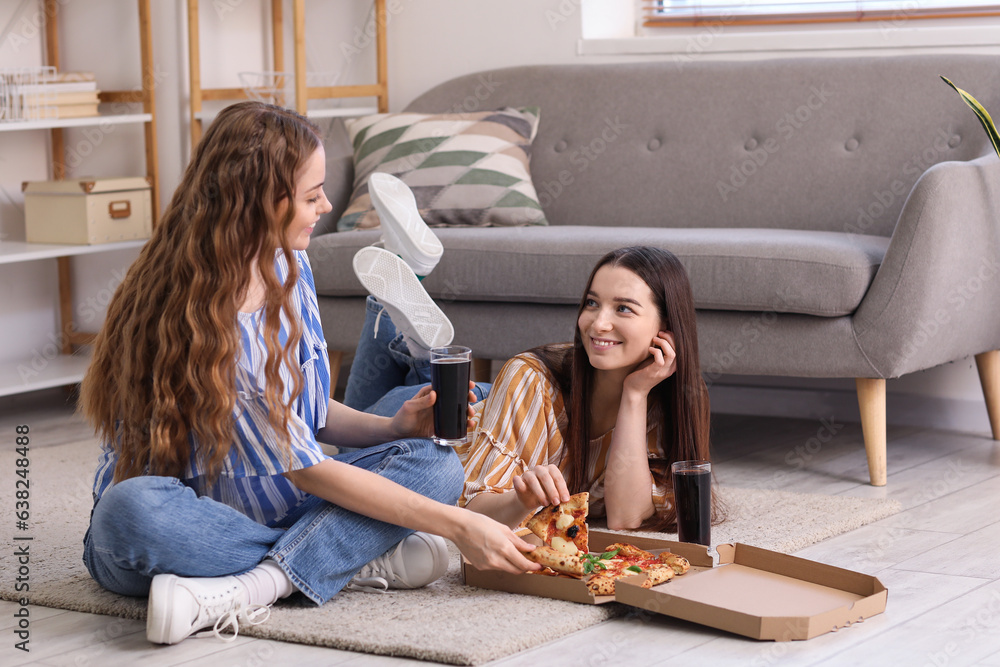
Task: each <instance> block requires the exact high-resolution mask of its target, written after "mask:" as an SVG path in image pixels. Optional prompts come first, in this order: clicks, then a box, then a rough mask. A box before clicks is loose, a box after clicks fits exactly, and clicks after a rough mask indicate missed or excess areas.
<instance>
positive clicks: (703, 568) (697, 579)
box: [462, 530, 888, 641]
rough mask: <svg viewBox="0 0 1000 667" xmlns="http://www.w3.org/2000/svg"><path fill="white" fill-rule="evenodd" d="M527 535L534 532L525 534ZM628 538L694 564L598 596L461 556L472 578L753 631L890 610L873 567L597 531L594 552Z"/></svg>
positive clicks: (808, 632)
mask: <svg viewBox="0 0 1000 667" xmlns="http://www.w3.org/2000/svg"><path fill="white" fill-rule="evenodd" d="M525 539H527V538H525ZM613 542H628V543H630V544H634V545H636V546H638V547H641V548H643V549H647V550H649V551H653V552H654V553H657V552H659V551H663V550H667V551H670V552H672V553H675V554H678V555H680V556H684V557H685V558H687V559H688V560H689V561H691V570H690V571H689V572H687V573H686V574H684V575H681V576H678V577H674V578H673V579H672V580H671V581H668V582H667V583H664V584H660V585H659V586H654V587H653V588H649V589H646V588H642V586H641V584H642V582H643V581H644V580H645V575H644V574H636V575H635V576H632V577H627V578H625V579H619V580H618V582H617V584H616V585H615V595H614V596H613V597H612V596H593V595H591V594H590V592H589V591H588V590H587V587H586V585H585V584H584V583H583V581H581V580H578V579H572V578H570V577H550V576H544V575H537V574H516V575H515V574H507V573H504V572H486V571H481V570H477V569H476V568H474V567H472V566H471V565H470V564H469V563H467V562H465V560H464V559H463V561H462V574H463V576H464V578H465V583H467V584H469V585H471V586H480V587H482V588H490V589H494V590H500V591H509V592H511V593H525V594H528V595H539V596H542V597H551V598H556V599H560V600H569V601H572V602H583V603H587V604H602V603H605V602H610V601H612V600H614V601H617V602H623V603H625V604H628V605H632V606H634V607H639V608H641V609H645V610H646V611H649V612H653V613H657V614H664V615H666V616H672V617H674V618H680V619H684V620H687V621H693V622H695V623H700V624H702V625H707V626H710V627H713V628H718V629H720V630H726V631H728V632H733V633H736V634H739V635H744V636H746V637H751V638H753V639H771V640H776V641H789V640H793V639H812V638H813V637H816V636H818V635H821V634H824V633H827V632H831V631H833V630H837V629H838V628H842V627H846V626H848V625H851V624H852V623H857V622H858V621H861V620H864V619H866V618H869V617H871V616H874V615H876V614H880V613H882V612H883V611H885V605H886V599H887V597H888V591H887V590H886V588H885V586H883V585H882V583H881V582H880V581H879V580H878V579H876V578H875V577H872V576H870V575H865V574H861V573H858V572H852V571H850V570H844V569H841V568H838V567H833V566H831V565H823V564H822V563H816V562H813V561H810V560H806V559H804V558H797V557H795V556H788V555H786V554H779V553H776V552H774V551H768V550H767V549H760V548H758V547H751V546H748V545H745V544H720V545H718V546H717V547H716V551H717V552H718V554H719V562H718V564H713V558H712V556H711V555H710V554H709V553H708V549H707V548H706V547H704V546H700V545H696V544H686V543H682V542H671V541H667V540H655V539H650V538H641V537H633V536H625V535H620V534H615V533H608V532H605V531H597V530H594V531H591V532H590V544H591V551H592V552H599V551H601V550H603V549H604V547H606V546H607V545H609V544H612V543H613Z"/></svg>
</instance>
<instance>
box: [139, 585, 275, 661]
mask: <svg viewBox="0 0 1000 667" xmlns="http://www.w3.org/2000/svg"><path fill="white" fill-rule="evenodd" d="M270 615H271V608H270V606H268V605H262V604H247V592H246V588H245V587H244V586H243V584H241V583H240V582H238V581H237V580H236V577H207V578H202V577H178V576H177V575H175V574H158V575H156V576H155V577H153V585H152V586H151V587H150V589H149V604H148V606H147V610H146V639H148V640H149V641H151V642H153V643H154V644H176V643H177V642H179V641H181V640H182V639H185V638H186V637H189V636H191V635H192V634H194V633H195V632H198V631H199V630H203V629H204V628H207V627H212V633H213V634H214V635H215V636H216V637H217V638H219V639H221V640H223V641H230V642H231V641H234V640H235V639H236V635H237V634H238V633H239V621H244V622H247V623H250V624H251V625H257V624H258V623H263V622H264V621H266V620H267V619H268V617H269V616H270ZM229 627H232V629H233V634H231V635H223V634H222V631H223V630H225V629H226V628H229Z"/></svg>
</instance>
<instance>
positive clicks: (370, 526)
mask: <svg viewBox="0 0 1000 667" xmlns="http://www.w3.org/2000/svg"><path fill="white" fill-rule="evenodd" d="M334 458H335V459H336V460H338V461H342V462H344V463H348V464H350V465H355V466H358V467H359V468H364V469H366V470H370V471H372V472H374V473H376V474H378V475H381V476H382V477H385V478H387V479H391V480H392V481H394V482H397V483H399V484H401V485H403V486H405V487H407V488H409V489H412V490H413V491H416V492H417V493H420V494H422V495H424V496H427V497H430V498H433V499H434V500H437V501H440V502H442V503H446V504H449V505H453V504H454V503H455V501H457V500H458V497H459V494H460V493H461V490H462V484H463V482H464V475H463V474H462V466H461V465H460V463H459V461H458V457H457V456H455V453H454V452H453V451H451V449H450V448H447V447H439V446H437V445H435V444H434V443H433V442H432V441H430V440H425V439H411V440H399V441H396V442H390V443H387V444H384V445H377V446H375V447H366V448H364V449H357V450H353V451H351V452H347V453H344V454H340V455H338V456H336V457H334ZM432 471H433V474H430V473H431V472H432ZM412 532H413V531H412V530H410V529H408V528H402V527H400V526H396V525H393V524H390V523H384V522H382V521H376V520H375V519H372V518H369V517H366V516H363V515H361V514H357V513H355V512H351V511H349V510H346V509H344V508H342V507H339V506H337V505H334V504H332V503H329V502H327V501H325V500H322V499H321V498H318V497H316V496H310V497H309V499H308V500H306V501H305V502H304V503H303V504H302V505H300V506H299V507H298V508H296V510H295V511H294V512H293V513H292V514H291V515H290V516H288V517H286V519H285V520H284V521H283V522H282V525H281V526H279V527H275V528H270V527H268V526H264V525H262V524H259V523H257V522H256V521H254V520H253V519H251V518H249V517H248V516H246V515H245V514H243V513H241V512H239V511H237V510H235V509H233V508H232V507H229V506H228V505H225V504H223V503H220V502H217V501H215V500H212V499H211V498H206V497H200V498H199V497H198V496H197V495H196V494H195V492H194V490H192V489H191V488H190V487H187V486H185V485H184V484H183V483H182V482H181V481H180V480H179V479H176V478H174V477H155V476H146V477H133V478H131V479H127V480H125V481H123V482H120V483H118V484H115V485H114V486H112V487H111V488H110V489H108V490H107V491H105V493H104V495H103V496H102V497H101V499H100V501H99V502H98V503H97V505H96V506H95V507H94V511H93V512H92V514H91V521H90V528H89V529H88V530H87V534H86V536H85V537H84V555H83V562H84V564H85V565H86V566H87V570H88V571H89V572H90V575H91V576H92V577H93V578H94V580H95V581H97V583H98V584H100V585H101V586H103V587H104V588H106V589H108V590H109V591H113V592H115V593H119V594H122V595H147V594H148V593H149V586H150V583H151V581H152V578H153V576H155V575H157V574H161V573H172V574H177V575H179V576H182V577H218V576H225V575H232V574H240V573H242V572H245V571H247V570H250V569H252V568H253V567H255V566H256V565H257V564H258V563H260V562H261V561H262V560H264V559H265V558H273V559H274V560H275V561H277V562H278V564H279V565H280V566H281V569H282V570H284V571H285V573H286V574H288V576H289V578H291V580H292V582H293V583H294V584H295V586H296V587H297V588H298V589H299V590H300V591H302V592H303V593H304V594H305V595H306V597H308V598H309V599H310V600H312V601H313V602H315V603H316V604H323V603H324V602H326V601H327V600H329V599H330V598H331V597H333V596H334V595H336V594H337V593H338V592H339V591H340V590H341V589H342V588H343V587H344V586H346V585H347V583H348V582H349V581H350V580H351V578H352V577H353V576H354V575H355V574H356V573H357V572H358V570H360V569H361V568H362V567H363V566H364V565H365V564H366V563H368V562H369V561H371V560H372V559H374V558H376V557H378V556H380V555H382V554H383V553H385V552H386V551H388V550H389V549H391V548H392V547H393V546H394V545H396V544H398V543H399V542H400V541H401V540H403V538H405V537H406V536H407V535H409V534H410V533H412Z"/></svg>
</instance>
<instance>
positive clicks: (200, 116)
mask: <svg viewBox="0 0 1000 667" xmlns="http://www.w3.org/2000/svg"><path fill="white" fill-rule="evenodd" d="M375 113H379V110H378V107H336V108H331V109H309V111H308V112H306V116H307V117H308V118H353V117H356V116H368V115H370V114H375ZM216 114H217V112H215V111H199V112H197V113H195V115H194V117H195V118H196V119H197V120H199V121H206V120H212V119H213V118H215V116H216Z"/></svg>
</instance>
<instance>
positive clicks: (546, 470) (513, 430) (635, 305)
mask: <svg viewBox="0 0 1000 667" xmlns="http://www.w3.org/2000/svg"><path fill="white" fill-rule="evenodd" d="M369 255H370V256H372V257H374V256H375V255H379V256H380V257H379V260H380V261H386V262H388V261H391V260H389V259H385V258H384V257H383V256H384V255H389V253H386V252H385V251H383V250H380V249H364V250H362V251H360V252H359V256H362V257H368V256H369ZM360 263H361V264H362V265H365V266H367V265H368V261H367V259H365V260H363V261H361V262H360ZM397 263H398V265H399V266H398V267H397V269H398V270H396V271H394V274H395V275H394V276H393V277H392V278H386V276H383V277H382V278H383V279H381V280H379V281H377V282H375V281H370V280H368V281H366V277H367V276H366V275H365V273H364V271H363V270H362V271H358V266H359V260H358V259H357V258H356V260H355V268H356V271H357V272H358V275H359V277H360V278H361V279H362V282H363V283H365V284H366V286H369V289H370V291H372V292H373V295H374V296H375V299H369V304H368V307H369V313H368V316H369V320H368V323H367V325H366V328H365V330H364V332H363V333H362V338H361V341H360V342H359V348H358V354H357V356H356V357H355V360H354V365H353V366H352V370H351V377H350V379H349V381H348V388H347V394H346V396H345V402H346V403H347V404H348V405H353V406H354V407H356V408H358V409H362V410H370V411H373V412H376V413H383V414H390V413H391V412H392V411H393V410H395V409H397V408H398V406H399V405H400V403H401V401H403V400H405V399H407V398H408V397H410V396H412V395H413V393H414V392H415V391H417V389H418V388H419V387H421V386H422V383H423V382H426V380H427V378H428V370H427V367H428V364H427V362H426V360H421V359H419V358H418V359H413V358H411V357H409V356H408V355H407V347H406V346H405V345H401V344H400V340H399V339H398V338H395V337H396V336H397V334H396V329H395V328H394V325H393V323H392V322H391V321H390V318H389V317H385V318H383V317H382V315H383V314H384V313H382V312H381V309H382V306H383V304H384V305H386V306H387V307H388V308H390V309H391V317H392V318H395V319H399V317H400V316H403V317H406V316H407V313H408V311H412V312H420V313H424V314H426V313H429V312H431V313H433V311H431V310H428V307H427V304H426V303H422V304H421V305H420V307H419V308H408V303H407V300H406V299H405V298H403V296H402V295H404V294H413V293H414V292H415V290H416V288H415V285H416V279H415V277H412V272H407V271H406V267H405V266H404V265H403V262H402V261H398V262H397ZM401 279H402V280H409V281H410V283H411V284H409V285H408V286H407V287H406V289H395V290H393V289H390V287H391V284H392V281H393V280H401ZM387 285H388V286H390V287H387ZM423 296H425V295H422V297H423ZM421 300H423V298H422V299H421ZM428 300H429V299H428ZM430 317H431V320H434V319H435V318H436V319H441V318H443V317H444V315H443V313H440V312H438V313H437V314H436V315H435V314H432V315H431V316H430ZM379 319H382V323H381V329H380V330H378V328H377V327H375V330H376V331H377V334H374V335H373V334H372V331H373V326H374V325H375V324H377V322H378V320H379ZM410 319H412V318H410ZM412 328H413V327H412V326H411V325H410V323H409V322H407V323H405V324H404V325H403V326H402V327H401V329H404V330H406V331H407V332H408V333H407V335H408V336H412V334H411V333H409V332H411V330H412ZM434 330H436V331H437V330H448V331H451V330H452V328H451V327H450V325H449V326H441V325H440V324H439V325H438V326H436V327H435V328H434ZM447 342H450V341H443V342H440V341H439V344H447ZM418 343H419V341H418ZM409 347H410V349H412V348H413V347H414V346H413V344H412V341H411V343H410V344H409ZM418 347H419V345H418ZM380 354H381V355H385V358H383V359H379V358H378V355H380ZM418 356H419V355H418ZM376 369H377V370H376ZM394 369H395V370H394ZM399 369H404V370H399ZM373 378H374V379H373ZM396 385H400V386H396ZM476 395H477V397H479V398H482V397H484V396H485V397H486V398H485V400H484V401H481V402H479V403H478V404H477V405H476V406H475V415H476V416H475V419H474V422H475V425H476V428H475V429H474V430H473V431H470V440H469V443H468V444H466V445H464V446H460V447H459V448H457V452H458V455H459V458H460V459H461V460H462V463H463V466H464V469H465V476H466V482H465V487H464V490H463V494H462V498H461V499H460V501H459V502H460V504H462V505H464V506H466V507H468V508H469V509H472V510H474V511H476V512H480V513H483V514H486V515H488V516H490V517H492V518H494V519H496V520H498V521H500V522H501V523H504V524H506V525H508V526H511V527H515V526H517V525H518V524H520V523H521V522H522V521H523V520H524V519H525V518H526V517H527V516H528V515H529V514H530V513H531V512H532V511H533V510H535V509H536V508H538V507H539V506H540V505H548V504H552V503H558V502H562V501H566V500H568V499H569V495H570V494H571V493H577V492H580V491H588V492H589V493H590V510H591V516H598V517H600V516H606V518H607V523H608V526H609V527H610V528H612V529H634V528H640V527H641V528H646V529H654V530H673V529H674V528H675V525H676V515H675V511H674V505H673V493H672V484H671V479H670V464H671V463H672V462H674V461H681V460H692V459H699V460H707V459H709V458H710V453H709V399H708V389H707V387H706V385H705V382H704V380H703V379H702V376H701V367H700V363H699V358H698V338H697V326H696V321H695V309H694V298H693V296H692V293H691V286H690V283H689V281H688V277H687V273H686V271H685V270H684V267H683V266H682V265H681V263H680V261H678V259H677V258H676V257H675V256H674V255H673V254H671V253H670V252H669V251H667V250H663V249H660V248H654V247H645V246H643V247H630V248H620V249H618V250H614V251H612V252H609V253H608V254H606V255H605V256H604V257H602V258H601V259H600V260H599V261H598V262H597V265H596V266H595V267H594V269H593V272H592V273H591V275H590V277H589V279H588V280H587V284H586V287H585V289H584V293H583V297H582V299H581V301H580V306H579V309H578V311H577V327H576V334H575V337H574V341H573V343H572V344H569V343H564V344H555V345H543V346H540V347H536V348H534V349H531V350H529V351H527V352H523V353H521V354H518V355H516V356H515V357H513V358H511V359H510V360H508V361H507V362H506V363H505V364H504V366H503V368H502V369H501V370H500V372H499V374H498V376H497V377H496V379H495V381H494V382H493V383H492V386H489V385H479V386H478V387H477V388H476ZM714 514H715V518H716V520H718V519H719V518H721V513H720V512H718V511H716V512H715V513H714Z"/></svg>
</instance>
